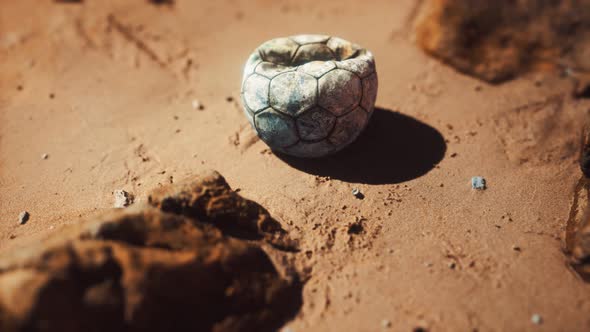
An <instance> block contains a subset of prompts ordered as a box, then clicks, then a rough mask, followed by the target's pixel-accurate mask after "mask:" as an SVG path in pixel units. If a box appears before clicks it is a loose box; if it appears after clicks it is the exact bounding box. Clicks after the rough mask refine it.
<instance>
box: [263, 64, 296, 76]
mask: <svg viewBox="0 0 590 332" xmlns="http://www.w3.org/2000/svg"><path fill="white" fill-rule="evenodd" d="M294 70H295V68H293V67H289V66H283V65H277V64H275V63H272V62H266V61H263V62H261V63H260V64H259V65H258V66H256V73H257V74H259V75H262V76H264V77H266V78H274V77H275V76H277V75H279V74H281V73H285V72H288V71H294Z"/></svg>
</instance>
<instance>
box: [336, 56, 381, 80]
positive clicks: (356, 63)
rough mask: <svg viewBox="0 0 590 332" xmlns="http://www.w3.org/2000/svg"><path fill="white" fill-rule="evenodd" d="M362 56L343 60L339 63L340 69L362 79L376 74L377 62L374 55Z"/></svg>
mask: <svg viewBox="0 0 590 332" xmlns="http://www.w3.org/2000/svg"><path fill="white" fill-rule="evenodd" d="M367 53H369V54H362V55H359V56H358V57H355V58H352V59H348V60H343V61H339V62H338V65H337V66H338V68H342V69H346V70H349V71H351V72H353V73H355V74H357V75H358V76H360V77H361V78H365V77H367V76H369V75H371V74H373V73H374V72H375V62H374V61H373V55H371V54H370V52H368V51H367Z"/></svg>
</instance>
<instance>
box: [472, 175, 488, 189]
mask: <svg viewBox="0 0 590 332" xmlns="http://www.w3.org/2000/svg"><path fill="white" fill-rule="evenodd" d="M471 188H473V189H477V190H485V189H486V179H484V178H483V177H481V176H474V177H472V178H471Z"/></svg>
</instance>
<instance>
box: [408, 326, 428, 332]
mask: <svg viewBox="0 0 590 332" xmlns="http://www.w3.org/2000/svg"><path fill="white" fill-rule="evenodd" d="M427 331H428V330H427V329H425V328H423V327H422V326H418V327H415V328H414V329H413V330H412V332H427Z"/></svg>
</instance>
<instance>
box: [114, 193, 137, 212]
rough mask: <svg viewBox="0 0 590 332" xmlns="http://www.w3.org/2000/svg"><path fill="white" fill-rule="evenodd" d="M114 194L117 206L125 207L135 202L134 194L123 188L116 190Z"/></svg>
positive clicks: (115, 205)
mask: <svg viewBox="0 0 590 332" xmlns="http://www.w3.org/2000/svg"><path fill="white" fill-rule="evenodd" d="M113 195H114V196H115V204H114V207H115V208H124V207H127V206H129V205H130V204H131V203H133V195H131V194H130V193H128V192H126V191H125V190H123V189H117V190H115V191H114V193H113Z"/></svg>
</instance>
